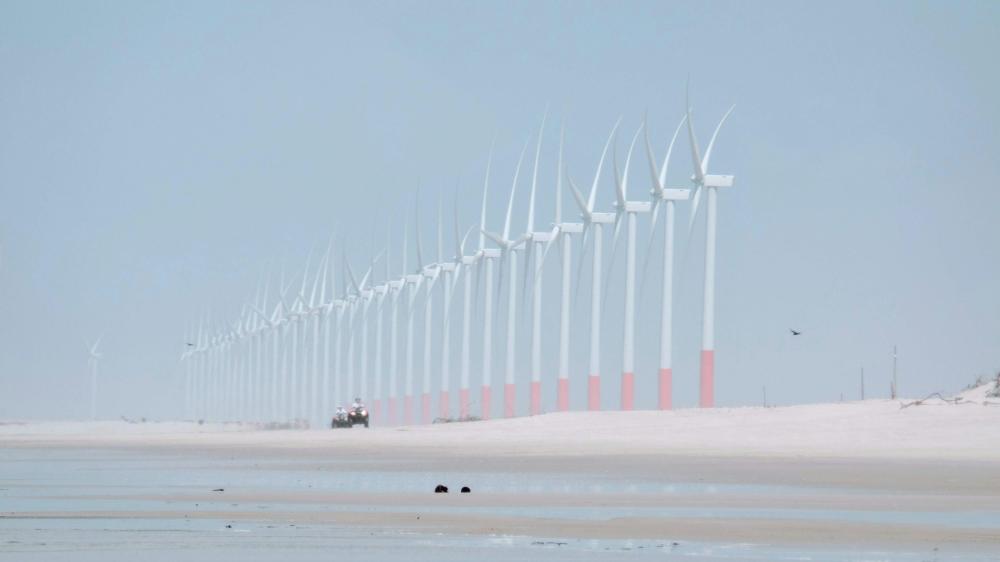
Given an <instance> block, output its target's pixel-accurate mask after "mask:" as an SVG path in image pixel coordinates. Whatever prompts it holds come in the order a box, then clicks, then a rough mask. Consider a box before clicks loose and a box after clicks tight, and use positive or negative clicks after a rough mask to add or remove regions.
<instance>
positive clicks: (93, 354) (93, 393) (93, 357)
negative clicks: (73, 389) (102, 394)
mask: <svg viewBox="0 0 1000 562" xmlns="http://www.w3.org/2000/svg"><path fill="white" fill-rule="evenodd" d="M102 339H104V334H101V336H100V337H98V338H97V341H95V342H94V345H92V346H90V354H89V357H88V359H87V362H88V363H90V419H91V420H96V419H97V363H98V361H100V359H101V357H103V356H104V354H102V353H100V352H98V351H97V347H98V346H99V345H101V340H102Z"/></svg>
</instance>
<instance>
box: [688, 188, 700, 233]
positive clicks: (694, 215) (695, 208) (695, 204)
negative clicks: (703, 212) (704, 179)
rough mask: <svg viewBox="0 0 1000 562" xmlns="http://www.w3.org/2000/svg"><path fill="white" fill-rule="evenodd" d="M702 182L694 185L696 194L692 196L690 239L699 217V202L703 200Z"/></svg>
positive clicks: (689, 223) (689, 221) (689, 220)
mask: <svg viewBox="0 0 1000 562" xmlns="http://www.w3.org/2000/svg"><path fill="white" fill-rule="evenodd" d="M701 190H702V188H701V184H697V185H695V187H694V196H692V197H691V216H690V217H689V219H688V239H689V240H690V239H691V231H693V230H694V221H695V219H696V218H698V202H699V201H701Z"/></svg>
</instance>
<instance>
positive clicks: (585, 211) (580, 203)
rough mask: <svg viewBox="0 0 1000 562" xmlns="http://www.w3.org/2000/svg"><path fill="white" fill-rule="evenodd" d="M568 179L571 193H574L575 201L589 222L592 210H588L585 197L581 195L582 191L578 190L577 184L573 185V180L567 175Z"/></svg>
mask: <svg viewBox="0 0 1000 562" xmlns="http://www.w3.org/2000/svg"><path fill="white" fill-rule="evenodd" d="M566 179H567V180H569V187H570V191H571V193H573V199H574V200H575V201H576V204H577V206H578V207H580V212H581V213H583V215H584V217H586V218H587V219H588V220H589V218H590V209H588V208H587V203H586V202H584V200H583V195H582V194H581V193H580V190H579V189H577V187H576V184H575V183H573V178H571V177H569V175H567V176H566Z"/></svg>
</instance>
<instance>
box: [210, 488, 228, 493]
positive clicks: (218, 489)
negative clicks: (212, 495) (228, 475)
mask: <svg viewBox="0 0 1000 562" xmlns="http://www.w3.org/2000/svg"><path fill="white" fill-rule="evenodd" d="M212 491H213V492H225V491H226V489H225V488H216V489H214V490H212Z"/></svg>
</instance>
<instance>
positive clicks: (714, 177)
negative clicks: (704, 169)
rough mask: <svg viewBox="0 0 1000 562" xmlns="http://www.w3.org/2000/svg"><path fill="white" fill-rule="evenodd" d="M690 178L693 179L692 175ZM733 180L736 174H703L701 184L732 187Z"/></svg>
mask: <svg viewBox="0 0 1000 562" xmlns="http://www.w3.org/2000/svg"><path fill="white" fill-rule="evenodd" d="M692 180H694V177H693V176H692ZM735 181H736V176H728V175H720V174H705V176H704V180H703V182H704V183H703V184H702V185H704V186H705V187H732V186H733V184H734V183H735Z"/></svg>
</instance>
